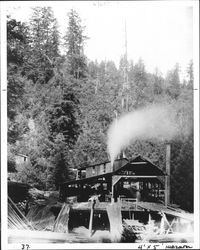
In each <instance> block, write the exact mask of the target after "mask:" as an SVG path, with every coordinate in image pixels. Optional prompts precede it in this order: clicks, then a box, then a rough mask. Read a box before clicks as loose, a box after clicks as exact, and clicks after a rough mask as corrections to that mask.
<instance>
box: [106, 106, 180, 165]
mask: <svg viewBox="0 0 200 250" xmlns="http://www.w3.org/2000/svg"><path fill="white" fill-rule="evenodd" d="M178 131H179V125H178V120H177V116H176V112H175V111H174V110H173V109H172V107H171V106H170V105H159V106H158V105H151V106H148V107H145V108H143V109H140V110H137V111H134V112H132V113H129V114H126V115H124V116H122V117H120V118H119V119H117V120H116V121H114V122H113V123H112V124H111V126H110V128H109V130H108V152H109V154H110V158H111V163H113V162H114V160H115V158H116V157H117V155H118V154H119V153H120V151H121V150H122V149H124V148H125V147H127V146H129V145H130V144H132V143H134V141H135V140H138V139H141V140H147V139H158V140H166V139H167V140H170V139H172V138H173V137H174V136H176V135H177V134H178Z"/></svg>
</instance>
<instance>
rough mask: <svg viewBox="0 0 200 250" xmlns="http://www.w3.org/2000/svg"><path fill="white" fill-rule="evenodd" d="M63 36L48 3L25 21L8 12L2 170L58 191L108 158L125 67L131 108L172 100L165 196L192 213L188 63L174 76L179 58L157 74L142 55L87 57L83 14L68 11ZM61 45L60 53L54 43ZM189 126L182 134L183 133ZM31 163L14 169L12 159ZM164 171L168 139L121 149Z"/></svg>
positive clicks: (190, 71)
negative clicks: (174, 131)
mask: <svg viewBox="0 0 200 250" xmlns="http://www.w3.org/2000/svg"><path fill="white" fill-rule="evenodd" d="M68 20H69V21H68V23H66V32H65V36H64V37H61V35H60V33H59V30H58V24H57V20H56V18H55V17H54V13H53V10H52V9H51V8H50V7H35V8H33V14H32V16H31V18H30V22H28V23H22V22H20V21H19V20H15V19H13V18H12V17H11V16H8V17H7V89H8V96H7V98H8V111H7V112H8V113H7V114H8V172H9V173H10V178H12V180H15V181H20V182H25V183H28V184H30V185H32V186H34V187H36V188H38V189H41V190H58V188H59V183H62V182H63V181H66V180H70V179H72V178H74V175H75V171H74V170H75V169H76V168H77V167H80V166H83V165H84V166H87V165H90V164H94V163H100V162H102V161H107V160H109V155H108V151H107V133H108V128H109V126H110V125H111V123H112V122H113V121H114V119H115V118H116V113H117V114H118V116H120V115H122V114H123V113H124V112H125V110H124V109H123V108H122V103H121V100H122V89H123V83H124V68H125V66H124V65H125V64H126V65H127V67H126V69H127V72H126V73H127V77H128V83H129V102H128V107H127V109H126V112H127V110H128V111H129V112H132V111H135V110H137V109H139V108H142V107H146V106H148V105H151V104H156V105H158V106H159V105H161V104H162V105H163V104H170V105H171V107H173V109H174V111H175V112H176V114H177V116H178V118H179V120H180V127H179V133H178V135H177V136H176V137H174V138H173V139H171V140H170V141H169V142H170V144H171V196H172V197H171V198H172V202H173V201H174V202H175V203H177V204H178V205H180V206H181V208H183V209H186V210H188V211H193V167H194V166H193V165H194V163H193V63H192V61H190V62H188V69H187V79H184V80H180V76H179V65H178V62H177V64H176V65H174V68H172V69H170V70H169V71H168V73H167V75H166V77H163V76H162V74H160V73H159V70H156V71H155V73H149V72H147V71H146V69H145V64H144V62H143V60H142V59H140V60H139V61H132V60H130V61H128V62H127V61H126V57H125V56H124V55H122V57H121V60H120V64H119V65H115V63H114V62H113V61H111V60H106V61H101V62H97V61H91V60H89V59H88V58H87V55H85V54H84V45H85V43H86V42H87V39H89V38H87V37H86V36H85V29H87V27H84V26H83V25H82V21H81V17H80V16H79V14H78V13H77V12H76V11H75V10H73V9H72V10H71V11H70V12H69V13H68ZM61 47H62V53H61V52H60V51H61V50H60V48H61ZM186 131H187V133H186ZM17 154H23V155H26V156H28V157H29V161H28V162H25V163H24V164H22V165H21V166H20V168H19V167H17V166H16V162H15V156H16V155H17ZM125 154H126V156H127V158H133V157H134V156H136V155H138V154H140V155H142V156H144V157H147V158H148V159H150V160H151V161H152V162H153V163H155V164H156V165H158V166H160V167H161V168H162V169H165V154H166V141H165V140H163V141H158V140H153V139H152V140H137V141H135V143H134V144H132V145H130V146H129V147H127V148H126V149H125Z"/></svg>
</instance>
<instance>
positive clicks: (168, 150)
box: [165, 143, 171, 206]
mask: <svg viewBox="0 0 200 250" xmlns="http://www.w3.org/2000/svg"><path fill="white" fill-rule="evenodd" d="M170 155H171V146H170V144H169V143H167V145H166V174H167V175H166V177H165V206H167V205H168V204H169V203H170V158H171V157H170Z"/></svg>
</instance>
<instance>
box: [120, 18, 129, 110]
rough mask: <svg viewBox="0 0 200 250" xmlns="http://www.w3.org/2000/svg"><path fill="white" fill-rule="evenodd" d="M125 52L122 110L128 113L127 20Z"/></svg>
mask: <svg viewBox="0 0 200 250" xmlns="http://www.w3.org/2000/svg"><path fill="white" fill-rule="evenodd" d="M124 29H125V38H124V41H125V52H124V80H123V88H122V110H123V111H125V112H128V101H129V95H128V89H129V84H128V53H127V30H126V20H125V27H124Z"/></svg>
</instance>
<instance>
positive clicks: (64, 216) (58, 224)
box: [53, 203, 70, 233]
mask: <svg viewBox="0 0 200 250" xmlns="http://www.w3.org/2000/svg"><path fill="white" fill-rule="evenodd" d="M69 210H70V207H69V205H68V204H66V203H64V204H63V206H62V208H61V210H60V213H59V214H58V217H57V219H56V221H55V224H54V226H53V231H54V232H59V233H68V220H69Z"/></svg>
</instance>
